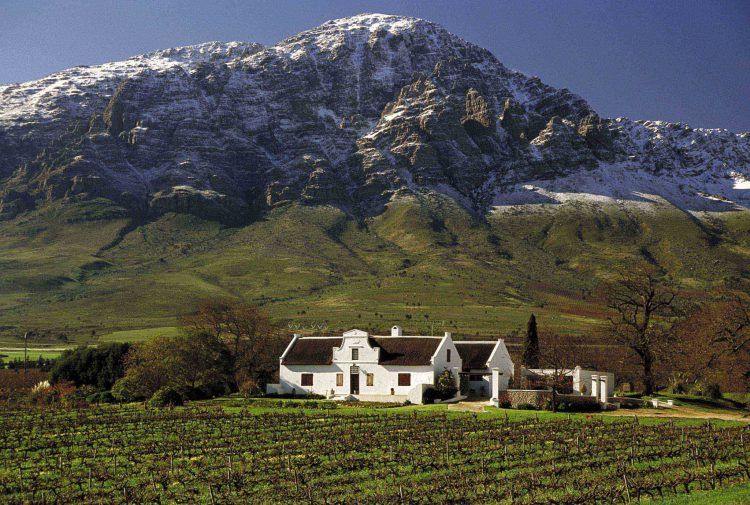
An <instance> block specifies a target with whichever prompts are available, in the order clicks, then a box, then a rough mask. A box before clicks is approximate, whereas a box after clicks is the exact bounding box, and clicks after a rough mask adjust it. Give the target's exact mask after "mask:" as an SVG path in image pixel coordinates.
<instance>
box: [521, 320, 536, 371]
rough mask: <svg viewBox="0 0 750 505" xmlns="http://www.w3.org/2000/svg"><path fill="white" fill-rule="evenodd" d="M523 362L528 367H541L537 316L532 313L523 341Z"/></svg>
mask: <svg viewBox="0 0 750 505" xmlns="http://www.w3.org/2000/svg"><path fill="white" fill-rule="evenodd" d="M523 364H524V365H525V366H526V368H539V335H538V334H537V329H536V316H535V315H534V314H531V317H529V322H528V324H527V325H526V340H524V343H523Z"/></svg>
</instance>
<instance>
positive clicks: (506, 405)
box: [498, 400, 513, 409]
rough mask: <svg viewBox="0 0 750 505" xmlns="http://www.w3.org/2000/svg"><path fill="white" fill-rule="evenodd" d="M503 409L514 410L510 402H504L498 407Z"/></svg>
mask: <svg viewBox="0 0 750 505" xmlns="http://www.w3.org/2000/svg"><path fill="white" fill-rule="evenodd" d="M498 406H499V407H500V408H501V409H510V408H513V404H511V403H510V402H509V401H508V400H503V401H501V402H500V404H499V405H498Z"/></svg>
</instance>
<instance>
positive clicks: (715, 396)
mask: <svg viewBox="0 0 750 505" xmlns="http://www.w3.org/2000/svg"><path fill="white" fill-rule="evenodd" d="M690 392H691V393H692V394H694V395H696V396H703V397H706V398H711V399H712V400H719V399H721V398H723V395H722V394H721V387H720V386H719V385H718V384H715V383H706V382H698V383H697V384H695V385H694V386H693V388H692V389H691V390H690Z"/></svg>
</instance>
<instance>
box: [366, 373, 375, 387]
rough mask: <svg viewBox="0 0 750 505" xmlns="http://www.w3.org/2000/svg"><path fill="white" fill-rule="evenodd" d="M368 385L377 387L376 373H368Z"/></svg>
mask: <svg viewBox="0 0 750 505" xmlns="http://www.w3.org/2000/svg"><path fill="white" fill-rule="evenodd" d="M367 385H368V386H374V385H375V374H374V373H368V374H367Z"/></svg>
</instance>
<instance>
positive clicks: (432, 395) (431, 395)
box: [422, 388, 440, 404]
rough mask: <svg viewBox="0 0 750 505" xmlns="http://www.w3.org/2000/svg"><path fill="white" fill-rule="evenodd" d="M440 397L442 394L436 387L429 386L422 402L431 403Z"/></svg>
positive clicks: (423, 394)
mask: <svg viewBox="0 0 750 505" xmlns="http://www.w3.org/2000/svg"><path fill="white" fill-rule="evenodd" d="M438 399H440V395H439V394H438V392H437V389H435V388H427V389H425V390H424V392H423V393H422V403H425V404H430V403H435V400H438Z"/></svg>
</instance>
